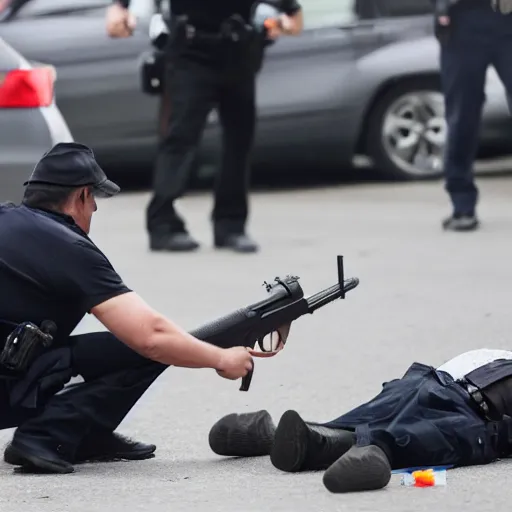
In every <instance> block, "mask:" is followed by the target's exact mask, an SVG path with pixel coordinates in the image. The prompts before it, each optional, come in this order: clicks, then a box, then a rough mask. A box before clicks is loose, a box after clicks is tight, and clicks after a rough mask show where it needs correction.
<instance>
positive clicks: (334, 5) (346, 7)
mask: <svg viewBox="0 0 512 512" xmlns="http://www.w3.org/2000/svg"><path fill="white" fill-rule="evenodd" d="M409 1H410V0H409ZM300 3H301V5H302V11H303V13H304V28H306V29H307V28H316V27H321V26H326V25H328V26H340V25H345V24H347V23H352V22H353V21H355V19H356V18H357V16H356V13H355V12H356V11H355V0H301V2H300Z"/></svg>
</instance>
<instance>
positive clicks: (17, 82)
mask: <svg viewBox="0 0 512 512" xmlns="http://www.w3.org/2000/svg"><path fill="white" fill-rule="evenodd" d="M54 81H55V70H54V69H53V68H52V67H49V66H46V67H40V68H36V69H15V70H13V71H8V72H7V73H2V72H0V108H37V107H48V106H49V105H51V103H52V101H53V84H54Z"/></svg>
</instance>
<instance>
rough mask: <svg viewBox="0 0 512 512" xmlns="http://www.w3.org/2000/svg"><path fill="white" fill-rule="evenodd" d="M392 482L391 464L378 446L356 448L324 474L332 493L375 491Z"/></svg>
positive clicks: (324, 479)
mask: <svg viewBox="0 0 512 512" xmlns="http://www.w3.org/2000/svg"><path fill="white" fill-rule="evenodd" d="M390 480H391V464H390V463H389V460H388V458H387V456H386V454H385V453H384V451H383V450H381V449H380V448H379V447H378V446H373V445H370V446H362V447H361V446H354V447H352V448H351V449H350V450H349V451H348V452H347V453H346V454H345V455H342V456H341V457H340V458H339V459H338V460H337V461H336V462H335V463H334V464H332V466H331V467H329V469H327V471H326V472H325V473H324V476H323V482H324V485H325V487H326V488H327V490H328V491H330V492H332V493H343V492H360V491H375V490H377V489H382V488H384V487H386V485H388V483H389V481H390Z"/></svg>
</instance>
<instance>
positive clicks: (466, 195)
mask: <svg viewBox="0 0 512 512" xmlns="http://www.w3.org/2000/svg"><path fill="white" fill-rule="evenodd" d="M451 25H452V28H451V30H450V32H449V35H448V36H447V40H445V41H443V42H441V79H442V87H443V92H444V95H445V105H446V119H447V124H448V140H447V148H446V155H445V167H444V168H445V178H446V190H447V192H448V193H449V195H450V197H451V201H452V204H453V208H454V213H456V214H475V213H476V212H475V209H476V205H477V200H478V189H477V187H476V185H475V182H474V176H473V163H474V159H475V156H476V151H477V149H478V145H479V134H480V124H481V123H480V122H481V114H482V107H483V104H484V100H485V96H484V90H485V79H486V72H487V69H488V67H489V66H490V65H493V66H494V67H495V69H496V71H497V73H498V75H499V77H500V79H501V80H502V82H503V84H504V85H505V88H506V89H507V90H508V91H509V93H510V92H512V16H511V15H509V16H504V15H502V14H499V13H496V12H494V11H493V10H492V8H491V6H490V2H489V1H487V0H461V2H459V3H458V4H456V6H455V7H454V8H453V13H452V15H451Z"/></svg>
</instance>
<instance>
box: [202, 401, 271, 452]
mask: <svg viewBox="0 0 512 512" xmlns="http://www.w3.org/2000/svg"><path fill="white" fill-rule="evenodd" d="M275 430H276V427H275V425H274V422H273V421H272V417H271V416H270V414H269V413H268V412H267V411H265V410H261V411H257V412H250V413H243V414H228V415H227V416H224V417H223V418H221V419H220V420H219V421H217V423H215V424H214V425H213V427H212V428H211V429H210V433H209V435H208V442H209V444H210V448H211V449H212V451H213V452H214V453H216V454H217V455H223V456H226V457H260V456H262V455H269V454H270V450H271V448H272V443H273V441H274V434H275Z"/></svg>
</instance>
